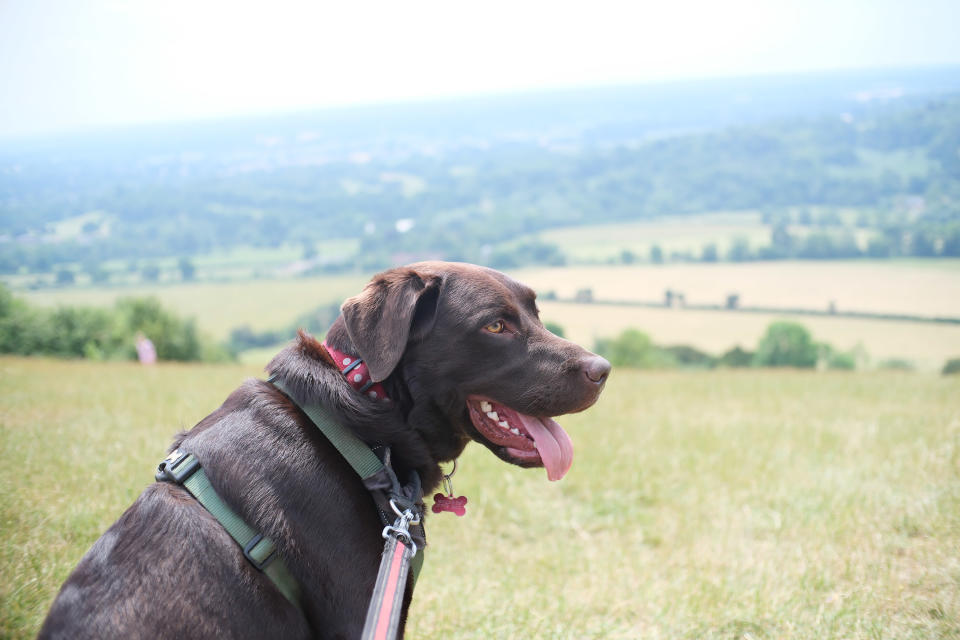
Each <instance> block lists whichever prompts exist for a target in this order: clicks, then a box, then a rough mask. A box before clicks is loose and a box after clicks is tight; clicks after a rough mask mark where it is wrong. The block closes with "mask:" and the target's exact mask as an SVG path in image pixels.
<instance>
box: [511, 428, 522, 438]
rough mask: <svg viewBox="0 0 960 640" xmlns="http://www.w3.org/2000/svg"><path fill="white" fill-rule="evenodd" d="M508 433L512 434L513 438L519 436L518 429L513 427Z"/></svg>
mask: <svg viewBox="0 0 960 640" xmlns="http://www.w3.org/2000/svg"><path fill="white" fill-rule="evenodd" d="M510 433H512V434H513V435H515V436H518V435H520V429H517V428H516V427H514V428H513V429H510Z"/></svg>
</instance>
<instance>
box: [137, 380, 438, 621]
mask: <svg viewBox="0 0 960 640" xmlns="http://www.w3.org/2000/svg"><path fill="white" fill-rule="evenodd" d="M267 382H270V383H272V384H273V385H274V386H275V387H276V388H277V389H279V390H280V391H281V392H283V394H284V395H286V396H287V397H288V398H290V400H291V401H292V402H293V403H294V404H297V403H296V401H295V400H293V398H292V397H291V395H290V393H289V391H288V390H287V389H286V387H285V386H284V385H283V384H282V383H281V382H279V381H277V380H276V379H274V378H273V377H272V376H271V378H269V379H268V380H267ZM298 406H299V405H298ZM300 409H301V410H302V411H303V412H304V413H305V414H306V415H307V417H308V418H310V420H311V421H312V422H313V424H314V425H316V427H317V428H318V429H319V430H320V431H321V433H323V435H324V436H326V438H327V439H328V440H329V441H330V443H331V444H332V445H333V446H334V447H335V448H336V449H337V451H339V452H340V454H341V455H342V456H343V457H344V459H346V461H347V462H348V463H349V464H350V466H351V467H352V468H353V470H354V471H355V472H356V473H357V475H359V476H360V478H361V479H362V480H363V483H364V486H365V487H366V488H367V489H368V490H369V491H370V493H371V496H372V497H373V499H374V502H375V503H376V504H377V509H378V511H379V513H380V519H381V521H383V522H384V523H385V526H387V527H389V526H390V523H391V522H393V515H392V513H391V511H393V512H396V509H397V506H398V505H399V507H400V508H401V509H410V508H418V507H417V505H418V504H419V503H420V502H421V499H422V494H421V490H420V479H419V476H416V474H415V473H414V474H413V476H414V480H413V481H412V482H411V483H409V484H408V485H407V486H406V487H401V486H400V484H399V482H398V481H397V477H396V475H395V474H394V472H393V469H392V468H391V467H390V466H389V465H388V464H384V462H383V461H382V460H380V458H379V457H378V456H377V454H376V453H374V452H373V450H372V449H371V448H370V447H369V446H367V444H366V443H364V442H363V441H362V440H360V438H358V437H357V436H356V435H355V434H354V433H353V432H352V431H350V430H349V429H347V428H346V427H344V426H343V425H341V424H340V423H339V422H337V421H336V420H335V419H334V418H333V416H331V415H330V413H329V412H328V411H327V410H326V409H324V408H323V407H321V406H320V405H310V406H305V407H300ZM156 479H157V480H158V481H167V482H173V483H175V484H179V485H182V486H183V487H184V488H185V489H186V490H187V491H189V492H190V494H191V495H193V497H195V498H196V499H197V501H198V502H199V503H200V504H202V505H203V506H204V508H206V510H207V511H209V512H210V514H211V515H212V516H213V517H214V518H216V519H217V521H218V522H219V523H220V524H221V525H223V528H224V529H226V531H227V533H229V534H230V537H231V538H233V539H234V540H235V541H236V542H237V544H238V545H240V548H241V549H243V555H244V557H246V558H247V560H249V561H250V563H251V564H252V565H253V566H254V568H256V569H257V570H258V571H261V572H263V574H264V575H266V576H267V577H268V578H269V579H270V580H271V581H272V582H273V583H274V585H276V587H277V589H278V590H279V591H280V593H282V594H283V595H284V597H286V598H287V600H289V601H290V603H291V604H293V605H294V606H295V607H297V609H300V610H301V611H302V607H301V604H300V585H299V584H298V583H297V581H296V579H295V578H294V577H293V575H292V574H291V573H290V571H289V569H287V566H286V564H284V561H283V558H281V557H280V554H279V553H277V549H276V545H274V543H273V541H271V540H270V539H269V538H266V537H264V536H263V534H261V533H259V532H257V531H256V530H255V529H253V528H252V527H251V526H250V525H248V524H247V523H246V522H244V521H243V519H241V518H240V516H238V515H237V514H236V513H234V511H233V510H232V509H231V508H230V507H229V506H228V505H227V504H226V503H225V502H224V501H223V499H221V498H220V496H219V495H217V492H216V491H215V490H214V488H213V485H212V484H210V480H209V478H207V474H206V472H205V471H204V470H203V468H201V466H200V461H199V460H197V458H196V456H194V455H193V454H192V453H184V452H181V451H179V450H174V451H173V452H172V453H171V454H170V455H169V456H167V458H166V459H165V460H164V461H163V462H161V463H160V466H159V467H158V469H157V474H156ZM421 521H422V519H421ZM410 533H411V534H412V537H413V539H414V540H416V541H417V545H418V547H419V549H420V550H421V551H420V553H417V554H416V555H414V556H413V558H412V563H411V569H412V570H413V579H414V582H416V579H417V576H418V575H419V573H420V569H421V567H422V566H423V551H422V549H423V548H424V546H425V545H426V536H425V534H424V533H423V527H422V524H421V525H417V526H415V527H411V531H410Z"/></svg>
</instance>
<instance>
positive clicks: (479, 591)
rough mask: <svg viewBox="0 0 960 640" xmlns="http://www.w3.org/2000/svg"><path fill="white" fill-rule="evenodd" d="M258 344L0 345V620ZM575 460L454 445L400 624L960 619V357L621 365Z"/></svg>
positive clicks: (666, 631) (948, 626)
mask: <svg viewBox="0 0 960 640" xmlns="http://www.w3.org/2000/svg"><path fill="white" fill-rule="evenodd" d="M255 374H257V371H256V368H255V367H248V366H241V365H223V366H219V365H218V366H186V365H167V364H165V365H161V366H158V367H155V368H152V369H143V368H139V367H137V366H135V365H132V364H97V363H90V362H55V361H48V360H27V359H11V358H4V359H0V420H2V424H0V461H2V464H0V523H2V535H3V537H4V545H2V547H0V575H3V577H4V580H2V581H0V636H2V637H9V638H26V637H32V636H33V635H35V633H36V630H37V628H38V625H39V624H40V622H41V621H42V618H43V616H44V614H45V611H46V609H47V607H48V606H49V603H50V601H51V599H52V598H53V596H54V595H55V593H56V591H57V589H58V588H59V585H60V584H61V582H62V581H63V580H64V579H65V577H66V575H67V574H68V572H69V571H70V570H71V568H72V567H73V566H74V565H75V564H76V562H77V561H78V560H79V558H80V556H81V555H82V554H83V553H84V552H85V550H86V549H87V548H88V547H89V545H90V544H91V543H92V542H93V540H95V539H96V538H97V537H98V536H99V535H100V533H102V531H104V530H105V529H106V528H107V527H108V526H109V525H110V524H111V523H112V522H113V521H114V520H115V519H116V518H117V517H118V516H119V515H120V513H121V512H122V511H123V510H124V509H125V508H126V506H128V505H129V504H130V502H131V501H132V500H133V499H134V498H135V497H136V495H137V494H138V493H139V492H140V491H141V490H142V488H143V487H144V486H145V485H146V484H147V483H149V482H151V481H152V475H153V469H154V468H155V465H156V463H157V461H158V460H159V459H160V458H161V457H163V454H164V452H165V449H166V447H167V445H168V444H169V442H170V438H171V436H172V434H173V433H174V432H175V431H177V430H178V429H180V428H182V427H185V426H186V427H189V426H190V425H192V424H194V423H195V422H197V421H198V420H199V419H200V418H201V417H203V416H204V415H206V414H207V413H208V412H209V411H211V410H212V409H214V408H215V407H216V406H217V405H218V404H219V403H220V402H221V401H222V400H223V398H224V397H225V395H226V394H227V393H228V392H229V391H230V390H231V389H232V388H234V387H235V386H236V385H237V384H238V383H239V381H240V380H241V379H242V378H243V377H245V376H247V375H255ZM562 422H563V424H564V425H565V427H566V428H567V429H568V431H570V433H571V435H572V437H573V439H574V442H575V444H576V449H577V454H576V459H575V461H574V465H573V469H572V470H571V472H570V474H569V475H568V476H567V477H566V478H565V479H564V480H563V481H561V482H559V483H548V482H547V481H546V477H545V474H544V473H543V472H542V471H539V470H537V471H524V470H521V469H518V468H515V467H511V466H508V465H505V464H504V463H502V462H500V461H499V460H497V459H496V458H494V457H493V456H492V455H491V454H489V453H488V452H487V451H486V450H485V449H483V448H482V447H479V446H476V445H473V446H470V447H468V449H467V452H466V453H465V456H464V458H463V459H462V460H461V465H460V471H459V472H458V475H457V477H456V490H457V492H458V493H463V494H465V495H467V496H468V497H469V499H470V503H469V505H468V514H467V516H466V517H465V518H454V517H452V516H447V517H444V516H432V517H431V518H430V521H429V523H428V528H429V535H430V543H431V544H430V548H429V551H428V554H429V555H428V559H427V563H426V566H425V569H424V573H423V575H422V577H421V581H420V583H419V586H418V588H417V592H416V595H415V598H414V605H413V608H412V610H411V613H410V627H409V633H408V636H409V637H411V638H434V637H435V638H631V639H632V638H654V639H660V638H663V639H667V638H737V639H744V640H746V639H747V638H752V639H754V640H757V639H766V638H769V639H773V638H797V639H801V638H802V639H823V638H844V639H854V640H855V639H871V640H878V639H881V638H891V639H892V638H898V639H909V638H916V639H920V638H924V639H927V638H956V637H958V636H960V553H958V550H960V378H957V377H954V378H943V377H938V376H933V375H927V374H909V373H892V372H886V373H860V374H841V373H813V372H793V371H776V372H769V371H736V372H730V371H726V372H712V373H711V372H669V373H640V372H630V371H615V372H614V375H613V377H612V378H611V381H610V383H609V386H608V389H607V390H606V392H605V394H604V397H603V398H601V401H600V402H599V403H598V405H597V406H596V407H595V408H593V409H591V410H590V411H589V412H587V413H585V414H580V415H576V416H571V417H568V418H566V419H563V420H562Z"/></svg>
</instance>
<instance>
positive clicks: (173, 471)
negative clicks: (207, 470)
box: [154, 451, 200, 484]
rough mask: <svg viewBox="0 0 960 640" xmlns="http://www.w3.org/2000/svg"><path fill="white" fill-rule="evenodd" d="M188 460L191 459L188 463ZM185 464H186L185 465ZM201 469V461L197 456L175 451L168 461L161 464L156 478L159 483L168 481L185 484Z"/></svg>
mask: <svg viewBox="0 0 960 640" xmlns="http://www.w3.org/2000/svg"><path fill="white" fill-rule="evenodd" d="M187 458H190V460H189V461H187ZM185 462H186V464H184V463H185ZM199 468H200V461H199V460H197V457H196V456H194V455H193V454H190V453H180V452H179V451H174V452H173V453H171V454H170V455H169V456H168V457H167V459H166V460H164V461H163V462H161V463H160V466H158V467H157V474H156V476H154V477H155V478H156V480H157V482H163V481H167V482H174V483H176V484H183V483H184V482H186V481H187V480H188V479H189V478H190V476H192V475H193V474H194V473H195V472H196V471H197V469H199Z"/></svg>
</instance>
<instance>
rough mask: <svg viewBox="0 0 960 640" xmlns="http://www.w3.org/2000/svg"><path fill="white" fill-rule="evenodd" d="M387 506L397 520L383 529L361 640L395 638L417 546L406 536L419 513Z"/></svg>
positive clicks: (393, 505) (417, 519)
mask: <svg viewBox="0 0 960 640" xmlns="http://www.w3.org/2000/svg"><path fill="white" fill-rule="evenodd" d="M390 506H391V507H393V510H394V512H395V513H396V514H397V515H398V516H399V517H398V518H397V521H396V522H394V523H393V526H388V527H384V528H383V537H384V538H385V539H386V543H385V544H384V545H383V556H382V557H381V558H380V570H379V571H377V582H376V584H375V585H374V587H373V596H372V597H371V598H370V605H369V606H368V607H367V619H366V621H365V622H364V623H363V635H362V636H361V638H362V640H393V639H394V638H396V637H397V631H398V630H399V628H400V610H401V609H402V608H403V594H404V593H405V592H406V590H407V574H408V573H409V571H410V561H411V560H412V559H413V557H414V556H415V555H417V543H415V542H414V541H413V539H412V538H411V537H410V525H411V524H417V523H419V522H420V514H418V513H415V512H414V511H413V510H411V509H407V510H406V511H403V512H401V511H400V510H399V509H398V508H397V506H396V504H395V503H394V502H393V500H391V501H390Z"/></svg>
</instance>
